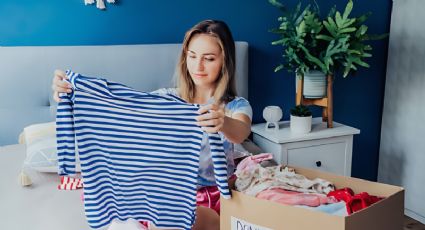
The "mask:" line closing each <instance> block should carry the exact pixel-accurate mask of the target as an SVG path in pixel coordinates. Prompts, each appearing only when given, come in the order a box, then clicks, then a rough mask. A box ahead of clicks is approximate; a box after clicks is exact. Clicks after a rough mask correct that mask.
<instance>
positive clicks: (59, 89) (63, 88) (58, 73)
mask: <svg viewBox="0 0 425 230" xmlns="http://www.w3.org/2000/svg"><path fill="white" fill-rule="evenodd" d="M63 79H67V77H66V74H65V72H64V71H62V70H55V75H54V77H53V81H52V90H53V99H54V100H55V101H56V102H60V98H59V93H71V92H72V90H71V88H72V87H71V84H70V83H68V82H67V81H63Z"/></svg>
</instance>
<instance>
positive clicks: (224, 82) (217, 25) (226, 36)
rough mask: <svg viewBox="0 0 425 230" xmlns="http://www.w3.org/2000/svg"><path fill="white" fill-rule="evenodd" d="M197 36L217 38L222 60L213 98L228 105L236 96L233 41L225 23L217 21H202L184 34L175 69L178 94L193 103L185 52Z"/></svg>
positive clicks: (192, 86)
mask: <svg viewBox="0 0 425 230" xmlns="http://www.w3.org/2000/svg"><path fill="white" fill-rule="evenodd" d="M197 34H207V35H210V36H213V37H215V38H217V41H218V44H219V46H220V48H221V51H222V54H223V55H222V56H223V59H224V60H223V65H222V67H221V71H220V74H219V76H218V78H217V80H216V89H215V91H214V94H213V97H214V99H215V101H216V102H218V103H220V104H221V103H228V102H229V101H231V100H233V99H234V98H235V96H236V95H237V93H236V85H235V70H236V62H235V41H234V40H233V36H232V33H231V32H230V29H229V27H228V26H227V25H226V23H225V22H223V21H218V20H205V21H202V22H200V23H198V24H196V25H195V26H194V27H192V28H191V29H190V30H189V31H187V32H186V35H185V37H184V41H183V47H182V52H181V55H180V60H179V64H178V67H177V77H178V78H177V88H178V90H179V94H180V96H181V97H182V99H184V100H186V101H187V102H190V103H193V100H194V98H195V84H194V82H193V80H192V78H191V77H190V74H189V71H188V69H187V52H188V47H189V43H190V41H191V39H192V38H193V37H194V35H197Z"/></svg>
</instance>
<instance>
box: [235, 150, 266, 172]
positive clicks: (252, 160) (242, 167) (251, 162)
mask: <svg viewBox="0 0 425 230" xmlns="http://www.w3.org/2000/svg"><path fill="white" fill-rule="evenodd" d="M271 159H273V155H272V154H271V153H260V154H257V155H253V156H249V157H246V158H245V159H243V160H242V161H241V162H240V163H239V164H238V166H237V167H236V172H241V171H251V170H255V168H256V166H257V165H258V164H259V163H261V162H262V161H265V160H271Z"/></svg>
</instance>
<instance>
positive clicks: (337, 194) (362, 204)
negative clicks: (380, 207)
mask: <svg viewBox="0 0 425 230" xmlns="http://www.w3.org/2000/svg"><path fill="white" fill-rule="evenodd" d="M328 196H330V197H334V198H335V199H337V200H338V201H341V200H343V201H345V203H346V207H347V213H348V214H352V213H354V212H357V211H360V210H362V209H364V208H366V207H369V206H370V205H372V204H374V203H376V202H378V201H380V200H382V199H383V198H382V197H377V196H371V195H369V194H368V193H367V192H361V193H359V194H356V195H354V192H353V190H352V189H351V188H342V189H338V190H335V191H332V192H329V193H328Z"/></svg>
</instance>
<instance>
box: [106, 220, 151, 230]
mask: <svg viewBox="0 0 425 230" xmlns="http://www.w3.org/2000/svg"><path fill="white" fill-rule="evenodd" d="M147 229H148V228H146V227H145V226H144V225H143V224H141V223H139V221H137V220H135V219H128V220H126V221H119V220H117V219H115V220H113V221H112V224H111V225H110V226H109V228H108V230H147Z"/></svg>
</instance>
